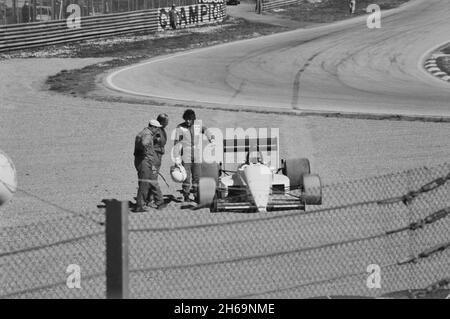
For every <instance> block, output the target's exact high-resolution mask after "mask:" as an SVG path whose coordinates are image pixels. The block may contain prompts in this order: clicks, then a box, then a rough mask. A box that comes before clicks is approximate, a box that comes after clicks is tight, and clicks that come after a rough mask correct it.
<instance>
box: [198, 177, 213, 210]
mask: <svg viewBox="0 0 450 319" xmlns="http://www.w3.org/2000/svg"><path fill="white" fill-rule="evenodd" d="M216 186H217V183H216V181H215V180H214V178H212V177H201V178H200V180H199V183H198V197H197V198H198V203H199V205H201V206H205V207H209V208H210V209H211V210H213V207H214V206H215V205H214V201H215V196H216Z"/></svg>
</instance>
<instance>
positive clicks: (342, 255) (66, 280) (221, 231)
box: [0, 163, 450, 298]
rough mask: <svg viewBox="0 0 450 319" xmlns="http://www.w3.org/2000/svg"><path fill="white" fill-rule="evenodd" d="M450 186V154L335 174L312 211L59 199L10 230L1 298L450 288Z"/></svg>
mask: <svg viewBox="0 0 450 319" xmlns="http://www.w3.org/2000/svg"><path fill="white" fill-rule="evenodd" d="M22 192H23V193H24V195H29V196H32V195H31V194H27V193H26V192H25V191H24V190H22ZM449 194H450V163H447V164H443V165H440V166H436V167H432V168H427V167H422V168H417V169H411V170H407V171H403V172H399V173H394V174H388V175H382V176H376V177H371V178H365V179H361V180H355V181H351V182H344V183H338V184H333V185H325V186H323V205H321V206H308V207H307V210H306V211H281V212H269V213H252V214H249V213H210V212H209V210H208V209H205V208H202V209H195V208H193V207H190V206H189V205H188V204H180V203H176V202H171V203H170V204H169V206H168V207H167V208H166V209H164V210H162V211H157V210H151V211H150V212H148V213H131V212H129V211H128V202H119V201H114V200H110V201H106V203H107V209H106V219H105V210H103V209H101V210H98V211H93V212H91V213H80V212H75V211H70V210H67V209H64V208H62V207H59V206H55V205H53V206H52V207H49V209H54V210H58V209H59V210H61V211H62V212H64V214H65V217H61V218H54V219H52V220H46V221H42V222H38V223H33V224H29V225H23V226H20V227H6V228H5V227H3V228H2V229H1V231H2V233H3V235H4V237H3V239H2V243H1V251H0V265H1V267H2V276H3V277H2V281H1V282H2V285H1V286H0V297H3V298H44V297H45V298H104V297H106V295H107V293H106V291H107V286H108V288H109V290H108V296H109V297H120V296H124V297H131V298H266V297H269V298H279V297H283V298H309V297H318V296H330V295H338V296H344V295H345V296H368V297H381V296H384V297H389V296H390V297H399V296H403V297H411V298H419V297H427V296H430V295H434V294H435V293H437V292H441V291H442V292H446V293H447V295H448V294H449V293H450V292H449V291H448V290H445V289H444V288H447V289H448V288H450V287H449V284H450V232H449V231H450V195H449ZM168 198H169V197H168ZM48 205H52V204H51V203H48ZM108 205H109V207H108ZM105 222H106V227H105ZM105 234H106V236H105ZM106 248H107V249H106ZM105 251H107V252H105ZM70 265H72V266H71V267H72V268H70ZM74 265H75V266H74ZM76 266H77V267H79V270H81V272H80V273H81V275H80V276H79V278H78V279H80V285H81V288H80V289H78V288H73V287H72V288H70V287H71V285H72V286H73V285H75V283H76V279H77V278H76V276H75V275H74V273H75V270H74V269H76V268H73V267H76ZM368 269H369V271H371V272H372V273H369V272H368ZM106 274H108V276H106ZM107 278H108V279H107ZM377 278H378V279H379V280H378V281H377Z"/></svg>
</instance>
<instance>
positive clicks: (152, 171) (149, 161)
mask: <svg viewBox="0 0 450 319" xmlns="http://www.w3.org/2000/svg"><path fill="white" fill-rule="evenodd" d="M161 127H162V126H161V124H160V123H159V122H158V121H157V120H151V121H150V122H149V124H148V126H147V127H146V128H144V129H143V130H142V131H141V132H140V133H139V134H138V135H137V136H136V138H135V144H134V145H135V146H134V166H135V167H136V170H137V174H138V185H139V188H138V193H137V197H136V209H135V212H145V211H148V208H146V207H144V206H145V202H146V200H147V199H148V198H149V192H150V193H151V195H153V197H154V200H155V204H156V205H157V209H162V208H164V207H166V206H167V204H165V202H164V198H163V196H162V192H161V189H160V187H159V184H158V172H159V167H160V166H161V160H160V159H161V157H160V155H158V152H157V150H158V149H159V148H160V143H161V131H160V128H161Z"/></svg>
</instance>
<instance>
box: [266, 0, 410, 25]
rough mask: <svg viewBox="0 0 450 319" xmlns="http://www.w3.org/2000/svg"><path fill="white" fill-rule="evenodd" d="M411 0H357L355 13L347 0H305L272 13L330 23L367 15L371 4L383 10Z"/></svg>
mask: <svg viewBox="0 0 450 319" xmlns="http://www.w3.org/2000/svg"><path fill="white" fill-rule="evenodd" d="M408 1H409V0H357V1H356V10H355V13H354V14H350V13H349V7H348V4H347V0H323V1H321V2H312V3H309V2H304V3H301V4H300V5H292V6H288V7H283V8H281V9H275V10H271V11H269V12H271V13H272V14H276V15H278V16H281V17H286V18H289V19H292V20H297V21H304V22H312V23H329V22H335V21H340V20H344V19H348V18H350V17H353V16H358V15H365V14H367V13H366V8H367V7H368V6H369V5H371V4H378V5H379V6H380V8H381V10H388V9H392V8H396V7H398V6H400V5H402V4H404V3H406V2H408Z"/></svg>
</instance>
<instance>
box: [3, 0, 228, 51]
mask: <svg viewBox="0 0 450 319" xmlns="http://www.w3.org/2000/svg"><path fill="white" fill-rule="evenodd" d="M158 12H159V9H150V10H141V11H132V12H126V13H115V14H108V15H99V16H90V17H81V18H80V21H81V27H80V28H76V29H70V28H69V27H68V26H67V22H66V20H57V21H47V22H34V23H28V24H12V25H4V26H0V52H6V51H13V50H19V49H26V48H36V47H41V46H48V45H54V44H62V43H68V42H75V41H81V40H90V39H97V38H104V37H107V36H112V35H121V34H127V33H134V32H138V31H147V32H157V31H158V25H159V22H160V21H159V15H158ZM225 15H226V9H225V6H224V5H222V6H221V7H220V10H219V19H220V20H222V19H223V17H224V16H225Z"/></svg>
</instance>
